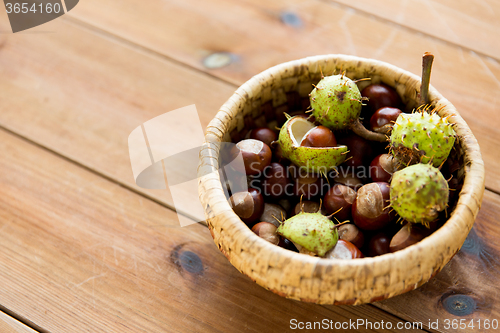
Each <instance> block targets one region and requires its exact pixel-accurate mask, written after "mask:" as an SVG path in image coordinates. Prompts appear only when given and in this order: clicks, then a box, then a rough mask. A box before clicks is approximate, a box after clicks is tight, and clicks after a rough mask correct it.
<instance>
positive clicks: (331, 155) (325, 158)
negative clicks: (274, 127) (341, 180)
mask: <svg viewBox="0 0 500 333" xmlns="http://www.w3.org/2000/svg"><path fill="white" fill-rule="evenodd" d="M297 117H299V116H296V117H292V118H290V119H288V120H287V121H286V122H285V124H284V125H283V126H282V127H281V130H280V133H279V137H278V143H279V145H280V146H281V150H282V153H283V157H285V158H287V159H289V160H290V161H292V163H293V164H295V165H297V166H299V167H302V168H304V169H306V170H307V172H309V173H316V174H327V173H328V171H330V170H333V169H335V168H336V167H337V166H338V165H340V164H341V163H343V162H344V161H345V159H346V156H347V151H348V148H347V146H337V147H301V146H298V145H296V144H294V142H293V141H292V139H291V133H290V132H289V128H288V124H289V123H290V122H291V121H293V119H294V118H297Z"/></svg>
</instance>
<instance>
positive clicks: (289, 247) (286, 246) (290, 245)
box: [278, 237, 299, 252]
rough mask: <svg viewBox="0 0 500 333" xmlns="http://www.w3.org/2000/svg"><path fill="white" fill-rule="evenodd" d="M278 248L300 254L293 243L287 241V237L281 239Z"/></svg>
mask: <svg viewBox="0 0 500 333" xmlns="http://www.w3.org/2000/svg"><path fill="white" fill-rule="evenodd" d="M278 246H280V247H282V248H284V249H287V250H290V251H293V252H299V250H297V248H296V247H295V245H294V244H293V242H292V241H290V240H288V239H286V238H285V237H280V242H279V243H278Z"/></svg>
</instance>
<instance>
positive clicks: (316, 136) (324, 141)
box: [300, 125, 337, 147]
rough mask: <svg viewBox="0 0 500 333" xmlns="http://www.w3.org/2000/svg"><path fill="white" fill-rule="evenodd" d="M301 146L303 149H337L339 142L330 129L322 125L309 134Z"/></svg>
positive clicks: (305, 136)
mask: <svg viewBox="0 0 500 333" xmlns="http://www.w3.org/2000/svg"><path fill="white" fill-rule="evenodd" d="M300 145H301V146H303V147H336V146H337V140H336V139H335V135H334V134H333V132H332V131H331V130H330V129H329V128H327V127H325V126H322V125H320V126H316V127H314V128H313V129H311V130H310V131H309V132H307V133H306V134H305V135H304V138H303V139H302V141H301V143H300Z"/></svg>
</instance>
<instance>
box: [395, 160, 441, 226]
mask: <svg viewBox="0 0 500 333" xmlns="http://www.w3.org/2000/svg"><path fill="white" fill-rule="evenodd" d="M390 195H391V206H392V208H394V210H395V211H396V212H397V213H398V214H399V216H401V217H402V218H403V219H405V220H407V221H409V222H412V223H422V224H424V225H426V226H427V225H428V223H429V222H431V221H433V220H435V219H436V218H437V217H438V213H439V212H440V211H442V210H443V209H445V208H446V205H447V203H448V195H449V188H448V182H447V181H446V179H444V177H443V174H442V173H441V171H439V169H438V168H435V167H433V166H432V165H430V164H422V163H419V164H414V165H412V166H409V167H406V168H404V169H402V170H399V171H396V172H395V173H394V174H393V175H392V181H391V189H390Z"/></svg>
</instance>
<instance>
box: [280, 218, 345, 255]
mask: <svg viewBox="0 0 500 333" xmlns="http://www.w3.org/2000/svg"><path fill="white" fill-rule="evenodd" d="M277 232H278V234H279V235H281V236H283V237H285V238H287V239H288V240H290V241H292V242H293V243H295V244H298V245H300V246H302V247H303V248H304V249H306V250H307V251H309V252H313V253H315V254H317V255H318V256H320V257H324V256H325V253H326V252H327V251H328V250H330V249H331V248H333V247H334V246H335V244H337V241H338V238H339V235H338V232H337V228H336V227H335V224H334V223H333V222H332V221H331V220H330V219H329V218H328V217H326V216H324V215H323V214H321V212H318V213H299V214H297V215H295V216H294V217H291V218H289V219H288V220H286V221H285V222H283V223H282V224H281V225H280V226H279V228H278V230H277Z"/></svg>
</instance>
